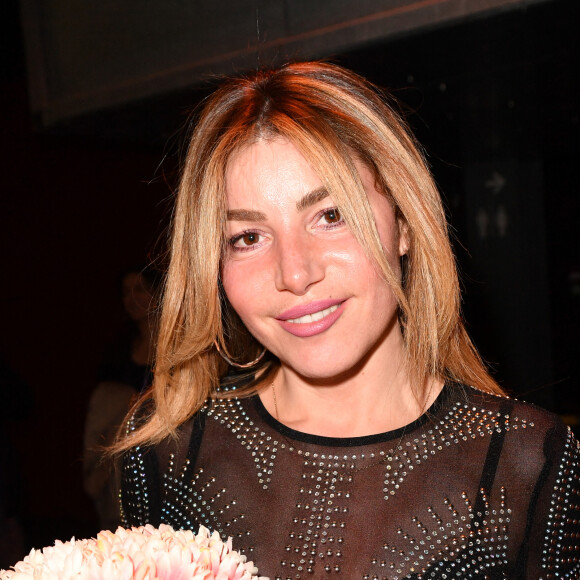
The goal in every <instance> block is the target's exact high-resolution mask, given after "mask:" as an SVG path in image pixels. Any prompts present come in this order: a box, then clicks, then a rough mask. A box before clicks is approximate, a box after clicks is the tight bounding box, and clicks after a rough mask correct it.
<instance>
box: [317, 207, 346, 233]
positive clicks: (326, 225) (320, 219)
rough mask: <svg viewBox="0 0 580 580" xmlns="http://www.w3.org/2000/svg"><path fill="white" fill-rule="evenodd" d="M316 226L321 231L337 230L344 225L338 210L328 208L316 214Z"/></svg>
mask: <svg viewBox="0 0 580 580" xmlns="http://www.w3.org/2000/svg"><path fill="white" fill-rule="evenodd" d="M316 225H317V227H319V228H322V229H323V230H328V229H333V228H338V227H341V226H342V225H344V219H343V217H342V215H341V213H340V210H339V209H338V208H336V207H329V208H327V209H323V210H322V211H321V212H319V213H318V215H317V216H316Z"/></svg>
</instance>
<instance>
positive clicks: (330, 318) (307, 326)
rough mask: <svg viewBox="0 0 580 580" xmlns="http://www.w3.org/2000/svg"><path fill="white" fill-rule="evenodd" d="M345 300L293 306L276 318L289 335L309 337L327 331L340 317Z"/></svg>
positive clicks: (319, 301)
mask: <svg viewBox="0 0 580 580" xmlns="http://www.w3.org/2000/svg"><path fill="white" fill-rule="evenodd" d="M345 302H346V301H345V300H318V301H315V302H310V303H309V304H303V305H300V306H295V307H294V308H290V309H289V310H286V311H285V312H283V313H282V314H280V315H279V316H278V317H277V320H278V322H279V323H280V325H281V326H282V328H284V330H286V331H288V332H289V333H290V334H293V335H294V336H298V337H303V338H305V337H309V336H315V335H317V334H320V333H322V332H324V331H326V330H328V329H329V328H330V327H331V326H332V325H333V324H334V323H335V322H336V321H337V320H338V319H339V318H340V316H341V315H342V313H343V311H344V304H345Z"/></svg>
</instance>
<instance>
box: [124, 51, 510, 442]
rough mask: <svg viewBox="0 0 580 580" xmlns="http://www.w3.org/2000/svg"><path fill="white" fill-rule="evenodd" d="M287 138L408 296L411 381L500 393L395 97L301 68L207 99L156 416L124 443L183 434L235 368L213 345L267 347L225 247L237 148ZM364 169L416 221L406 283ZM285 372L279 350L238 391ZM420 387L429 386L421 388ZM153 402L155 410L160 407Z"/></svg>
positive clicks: (171, 284) (177, 231) (182, 229)
mask: <svg viewBox="0 0 580 580" xmlns="http://www.w3.org/2000/svg"><path fill="white" fill-rule="evenodd" d="M278 136H281V137H284V138H286V139H288V140H289V141H290V142H291V143H292V144H293V145H294V146H295V147H297V149H298V150H299V151H300V152H301V153H302V154H303V155H304V156H305V157H306V158H307V159H308V160H309V161H310V163H311V165H312V167H313V169H314V170H315V171H316V172H317V174H318V175H319V177H320V179H321V181H322V182H323V185H324V186H325V187H326V189H327V190H328V191H330V192H331V194H332V198H333V201H334V203H335V204H336V206H337V207H338V209H339V210H340V212H341V214H342V215H343V217H344V218H345V220H346V222H347V223H348V224H349V227H350V228H351V230H352V232H353V235H354V236H355V237H356V238H357V240H358V241H359V242H360V243H361V245H362V246H363V247H364V248H365V250H366V251H367V253H368V255H369V257H370V258H371V259H372V260H374V262H375V263H376V265H377V267H378V268H379V271H380V272H381V273H382V275H383V277H384V279H385V280H386V281H387V282H388V283H389V284H390V286H391V287H392V289H393V292H394V294H395V296H396V298H397V300H398V304H399V312H400V322H401V327H402V330H403V336H404V340H405V345H406V353H407V359H408V367H409V369H410V373H411V376H412V377H413V384H414V385H415V386H416V388H417V390H418V393H417V394H418V396H421V395H422V392H421V391H422V389H424V388H425V385H426V384H427V382H428V380H429V379H431V378H438V379H443V380H452V381H459V382H463V383H467V384H470V385H473V386H475V387H477V388H479V389H481V390H483V391H487V392H490V393H497V394H501V392H502V391H501V389H500V387H499V386H498V385H497V384H496V382H495V381H494V380H493V379H492V378H491V377H490V375H489V374H488V372H487V370H486V369H485V366H484V365H483V363H482V361H481V359H480V357H479V355H478V353H477V351H476V350H475V348H474V346H473V344H472V343H471V341H470V339H469V337H468V335H467V333H466V331H465V328H464V325H463V323H462V319H461V314H460V289H459V282H458V277H457V272H456V267H455V260H454V256H453V253H452V250H451V246H450V242H449V236H448V228H447V222H446V218H445V212H444V209H443V206H442V202H441V198H440V195H439V192H438V191H437V188H436V186H435V184H434V181H433V179H432V177H431V174H430V172H429V170H428V168H427V164H426V162H425V159H424V157H423V154H422V152H421V149H420V147H419V146H418V144H417V143H416V142H415V140H414V138H413V136H412V135H411V133H410V132H409V130H408V129H407V127H406V125H405V123H404V122H403V121H402V120H401V118H400V117H399V115H398V114H397V113H396V112H395V111H394V110H393V109H392V108H391V107H390V106H389V104H388V101H387V99H386V97H385V95H384V94H382V93H381V92H380V91H379V90H378V89H377V88H376V87H374V86H373V85H371V84H370V83H368V82H367V81H366V80H364V79H362V78H361V77H359V76H357V75H355V74H354V73H352V72H350V71H347V70H345V69H343V68H340V67H338V66H335V65H332V64H328V63H321V62H311V63H297V64H289V65H286V66H284V67H282V68H279V69H276V70H271V71H258V72H255V73H253V74H252V75H249V76H245V77H240V78H236V79H233V80H229V81H227V82H225V84H223V85H222V86H221V88H219V89H218V90H217V91H216V92H215V93H214V94H213V95H212V96H211V97H210V98H209V99H208V100H207V101H206V103H205V106H204V107H203V109H202V111H201V113H200V116H199V119H198V121H197V125H196V127H195V130H194V132H193V135H192V137H191V140H190V143H189V149H188V152H187V158H186V162H185V166H184V170H183V175H182V179H181V183H180V186H179V192H178V196H177V203H176V208H175V214H174V220H173V231H172V241H171V249H170V251H171V261H170V265H169V269H168V273H167V280H166V286H165V292H164V298H163V304H162V312H161V320H160V331H159V337H158V346H157V355H156V363H155V380H154V384H153V387H152V390H151V392H150V393H149V394H148V395H147V396H146V398H148V399H149V405H144V402H143V401H141V403H140V404H141V406H142V407H145V408H150V409H151V412H150V414H149V415H148V416H147V417H146V418H145V420H144V422H143V424H142V426H141V427H140V428H139V429H137V430H136V431H135V432H133V433H132V434H131V435H130V437H127V438H126V439H125V440H124V441H120V442H119V444H118V449H125V448H127V447H129V446H131V445H135V444H143V443H156V442H158V441H160V440H161V439H163V438H165V437H167V436H171V435H174V434H175V433H176V429H177V428H178V427H179V425H181V424H182V423H184V422H185V421H186V420H187V419H189V418H190V417H191V416H192V415H193V414H194V413H196V412H197V411H198V410H199V409H200V408H201V406H202V405H203V404H204V402H205V401H206V400H207V399H208V398H209V397H212V396H213V397H215V396H232V393H230V392H228V391H225V392H220V393H219V394H218V392H217V391H218V388H219V385H220V380H221V379H222V377H223V375H224V371H225V370H226V367H225V366H224V364H223V360H222V359H221V358H220V355H219V353H218V352H217V350H216V347H215V341H217V342H218V344H220V345H221V347H222V348H223V349H225V350H227V351H228V352H230V353H232V352H233V353H235V354H233V355H232V356H234V357H235V358H236V360H239V361H240V362H246V361H250V360H253V359H255V358H256V356H257V354H258V353H259V351H260V349H261V346H260V345H259V344H256V343H255V342H254V341H253V340H252V338H251V337H249V336H248V333H247V331H245V329H244V327H243V325H242V324H241V323H240V321H239V320H237V317H236V315H235V313H233V312H232V311H231V308H230V307H228V303H227V299H226V297H225V296H224V294H223V291H222V290H221V285H220V282H219V280H220V264H221V261H222V256H223V253H224V247H225V236H224V223H225V215H226V200H225V186H224V181H225V171H226V167H227V165H228V161H229V159H230V158H231V156H232V154H233V153H234V152H236V151H238V150H239V149H240V148H241V147H244V146H246V145H248V144H250V143H252V142H255V141H256V140H257V139H260V138H274V137H278ZM355 158H356V159H358V160H360V161H362V162H363V163H365V164H366V165H367V166H368V167H369V168H370V169H371V171H372V172H373V173H374V176H375V179H376V183H377V188H378V189H379V190H380V191H382V192H383V193H384V194H385V195H386V196H387V197H388V199H389V200H390V201H391V203H392V204H393V206H394V208H395V212H396V215H397V217H398V218H399V219H400V220H401V221H402V222H403V223H404V224H406V228H407V229H408V236H409V241H410V245H409V250H408V254H407V256H406V262H407V263H406V265H405V268H404V276H403V281H402V280H401V276H400V275H399V274H398V273H395V272H393V270H392V268H391V267H390V266H389V263H388V261H387V259H386V257H385V255H384V252H383V249H382V246H381V243H380V239H379V236H378V233H377V230H376V227H375V222H374V219H373V214H372V211H371V208H370V205H369V202H368V199H367V197H366V194H365V190H364V188H363V186H362V183H361V181H360V177H359V175H358V173H357V171H356V168H355V165H354V159H355ZM275 366H276V361H275V360H274V358H273V357H272V356H267V357H265V358H264V360H263V361H261V362H260V363H259V364H258V365H256V367H254V368H253V373H255V374H254V378H253V380H250V381H249V382H247V384H245V385H244V386H243V387H240V388H236V390H235V391H234V394H235V395H236V396H241V395H245V394H248V393H251V392H255V388H256V383H257V382H258V380H261V379H263V378H264V376H265V375H266V374H268V373H269V372H271V371H272V370H273V368H275ZM417 385H418V387H417ZM151 403H152V404H151Z"/></svg>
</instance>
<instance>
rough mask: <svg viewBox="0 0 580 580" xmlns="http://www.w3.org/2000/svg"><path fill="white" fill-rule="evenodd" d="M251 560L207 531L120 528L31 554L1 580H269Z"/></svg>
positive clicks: (59, 542)
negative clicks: (247, 560) (195, 532)
mask: <svg viewBox="0 0 580 580" xmlns="http://www.w3.org/2000/svg"><path fill="white" fill-rule="evenodd" d="M257 573H258V570H257V568H255V567H254V565H253V563H252V562H246V557H245V556H242V555H241V554H240V553H239V552H236V551H235V550H233V549H232V541H231V538H230V539H228V541H227V542H223V541H222V540H221V538H220V536H219V534H218V533H217V532H213V534H210V533H209V530H208V529H207V528H204V527H203V526H201V527H200V528H199V531H198V533H197V534H194V533H193V532H191V531H185V530H180V531H175V530H173V528H171V527H170V526H167V525H163V524H162V525H161V526H160V527H159V528H154V527H153V526H150V525H146V526H141V527H138V528H131V529H123V528H118V529H117V531H116V532H115V533H113V532H110V531H103V532H99V534H98V535H97V537H96V538H91V539H88V540H75V539H74V538H73V539H72V540H70V541H69V542H61V541H59V540H57V541H56V542H55V544H54V546H51V547H47V548H43V549H42V550H34V549H33V550H31V552H30V554H28V556H26V557H25V558H24V560H22V561H21V562H18V563H17V564H16V565H15V566H13V569H12V570H0V580H8V579H10V580H72V579H73V578H74V579H75V580H213V579H215V580H254V579H255V580H268V579H267V578H264V577H258V576H257Z"/></svg>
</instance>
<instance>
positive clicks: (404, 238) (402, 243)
mask: <svg viewBox="0 0 580 580" xmlns="http://www.w3.org/2000/svg"><path fill="white" fill-rule="evenodd" d="M397 224H398V226H399V256H404V255H405V254H406V253H407V252H408V251H409V247H410V245H411V241H410V239H409V224H408V223H407V222H406V221H405V220H404V219H403V218H397Z"/></svg>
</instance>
